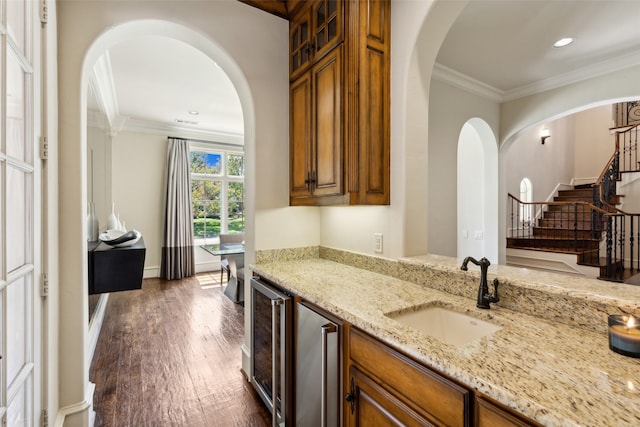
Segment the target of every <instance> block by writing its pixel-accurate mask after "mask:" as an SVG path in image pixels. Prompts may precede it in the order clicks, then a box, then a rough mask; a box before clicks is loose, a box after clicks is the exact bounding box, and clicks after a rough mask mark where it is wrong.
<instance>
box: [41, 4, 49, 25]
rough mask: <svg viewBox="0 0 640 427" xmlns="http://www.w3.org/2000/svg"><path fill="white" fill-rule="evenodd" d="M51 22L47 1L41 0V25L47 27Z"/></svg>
mask: <svg viewBox="0 0 640 427" xmlns="http://www.w3.org/2000/svg"><path fill="white" fill-rule="evenodd" d="M48 21H49V4H48V3H47V0H40V23H41V24H42V25H46V24H47V22H48Z"/></svg>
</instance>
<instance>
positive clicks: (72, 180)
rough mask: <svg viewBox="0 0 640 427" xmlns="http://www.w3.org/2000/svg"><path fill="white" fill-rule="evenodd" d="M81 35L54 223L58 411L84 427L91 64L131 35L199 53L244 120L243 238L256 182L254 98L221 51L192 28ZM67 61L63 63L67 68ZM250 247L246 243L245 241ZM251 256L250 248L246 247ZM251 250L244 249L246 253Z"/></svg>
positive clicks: (131, 28) (68, 87)
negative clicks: (60, 212)
mask: <svg viewBox="0 0 640 427" xmlns="http://www.w3.org/2000/svg"><path fill="white" fill-rule="evenodd" d="M82 36H85V37H84V39H82V37H81V39H82V40H84V41H86V44H85V45H86V49H82V48H80V49H79V50H77V53H74V55H75V56H76V59H78V60H79V61H78V63H80V64H81V66H79V67H78V68H75V69H74V68H73V67H70V66H69V65H67V71H69V70H71V72H69V73H66V76H65V77H64V78H63V79H62V81H63V83H62V85H61V86H62V87H63V90H65V94H66V95H67V96H68V99H69V102H68V103H67V104H66V105H65V106H64V108H61V110H60V112H61V114H60V116H61V120H60V138H61V141H63V143H62V144H61V145H60V150H59V151H60V179H59V186H60V189H61V190H60V204H61V206H64V210H65V215H64V216H63V217H62V218H61V219H60V247H64V248H65V251H64V253H61V254H60V283H61V291H60V298H59V300H60V304H59V311H60V313H64V315H61V316H60V322H59V329H60V331H64V333H61V334H60V341H59V346H60V349H61V351H60V363H59V366H60V370H59V378H60V387H59V389H60V396H59V402H60V406H61V409H60V412H61V413H62V414H63V416H64V417H65V420H66V421H65V425H66V424H67V422H68V423H69V425H87V419H88V416H89V415H88V409H89V408H90V407H91V401H90V398H91V394H92V392H91V390H90V385H89V379H88V371H89V369H88V367H89V364H90V360H89V351H88V345H87V335H88V331H87V324H88V321H87V312H88V296H87V291H86V290H87V266H86V262H78V260H82V259H85V257H86V249H87V246H86V243H85V242H86V237H87V236H86V230H84V227H83V224H84V220H83V216H84V212H85V210H86V209H85V206H86V204H87V195H86V185H85V184H84V183H86V177H87V168H86V162H85V159H86V150H87V135H86V123H87V114H86V112H87V88H88V83H89V79H90V75H91V71H92V68H93V65H94V64H95V63H96V61H97V59H98V58H99V57H100V56H101V55H102V54H103V53H104V52H105V51H106V50H107V49H108V48H109V47H110V46H113V45H114V44H117V43H120V42H123V41H126V40H128V39H130V38H132V37H140V36H164V37H169V38H173V39H175V40H179V41H182V42H184V43H186V44H188V45H190V46H192V47H194V48H196V49H198V50H200V51H201V52H203V53H204V54H205V55H206V56H208V57H209V58H211V59H212V60H215V62H216V63H217V64H218V65H219V66H220V67H221V68H222V69H224V70H225V72H226V73H227V75H228V76H229V78H230V80H231V81H232V83H233V85H234V86H235V88H236V90H237V92H238V95H239V98H240V102H241V104H242V109H243V114H244V119H245V120H244V128H245V132H244V133H245V135H246V137H245V150H246V156H247V171H248V173H247V175H248V176H247V185H246V189H247V190H246V197H247V204H246V211H247V216H248V217H249V218H250V219H248V221H247V224H246V225H247V232H248V233H249V234H252V233H253V223H252V219H251V218H253V215H252V213H253V206H254V204H253V199H254V194H255V192H254V188H253V186H254V182H255V181H254V179H253V178H252V177H251V176H250V174H252V173H253V172H252V171H253V168H254V165H255V153H254V149H255V136H254V135H255V132H254V131H253V127H254V125H255V119H254V100H253V96H252V94H251V93H250V90H249V84H248V82H247V78H246V77H245V75H244V73H243V72H242V71H241V69H240V67H239V66H238V64H237V63H236V62H235V61H234V59H233V58H232V56H231V55H230V54H229V53H228V51H227V50H225V49H223V48H222V47H221V46H220V45H218V44H217V43H215V42H214V41H213V39H212V38H211V37H207V36H205V35H203V34H201V33H199V32H197V31H195V30H193V29H191V28H188V27H185V26H182V25H179V24H175V23H173V22H169V21H166V20H139V21H129V22H124V23H122V24H120V25H112V26H109V27H108V28H104V32H103V33H102V32H101V33H99V35H97V36H96V38H95V39H91V37H90V35H87V34H82ZM66 59H67V62H66V63H67V64H69V63H73V61H72V60H70V59H69V57H67V58H66ZM251 241H252V240H251ZM250 250H251V251H252V250H253V248H251V249H250ZM248 252H249V251H248Z"/></svg>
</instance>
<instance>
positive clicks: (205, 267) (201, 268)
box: [196, 261, 220, 273]
mask: <svg viewBox="0 0 640 427" xmlns="http://www.w3.org/2000/svg"><path fill="white" fill-rule="evenodd" d="M210 271H220V261H209V262H199V263H197V264H196V273H206V272H210Z"/></svg>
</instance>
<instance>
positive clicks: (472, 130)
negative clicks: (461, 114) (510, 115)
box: [456, 118, 498, 263]
mask: <svg viewBox="0 0 640 427" xmlns="http://www.w3.org/2000/svg"><path fill="white" fill-rule="evenodd" d="M497 166H498V150H497V141H496V138H495V136H494V135H493V132H492V131H491V128H490V127H489V125H488V124H487V122H485V121H484V120H482V119H479V118H473V119H470V120H468V121H467V122H466V123H465V124H464V125H463V126H462V130H461V131H460V136H459V138H458V155H457V192H456V193H457V218H458V219H457V224H458V233H457V235H458V238H457V256H458V258H464V257H466V256H473V257H477V258H480V257H486V258H487V259H489V260H490V261H491V262H493V263H497V262H498V233H497V229H498V167H497Z"/></svg>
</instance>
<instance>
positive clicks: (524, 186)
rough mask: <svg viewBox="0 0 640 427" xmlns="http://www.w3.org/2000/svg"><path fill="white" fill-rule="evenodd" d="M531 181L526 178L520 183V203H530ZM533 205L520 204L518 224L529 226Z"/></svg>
mask: <svg viewBox="0 0 640 427" xmlns="http://www.w3.org/2000/svg"><path fill="white" fill-rule="evenodd" d="M532 193H533V192H532V189H531V181H529V179H528V178H524V179H523V180H522V181H520V201H521V202H525V203H531V201H532V200H533V199H532V197H533V196H532ZM532 217H533V205H525V204H520V222H521V223H522V224H525V225H530V224H531V220H532V219H533V218H532Z"/></svg>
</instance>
